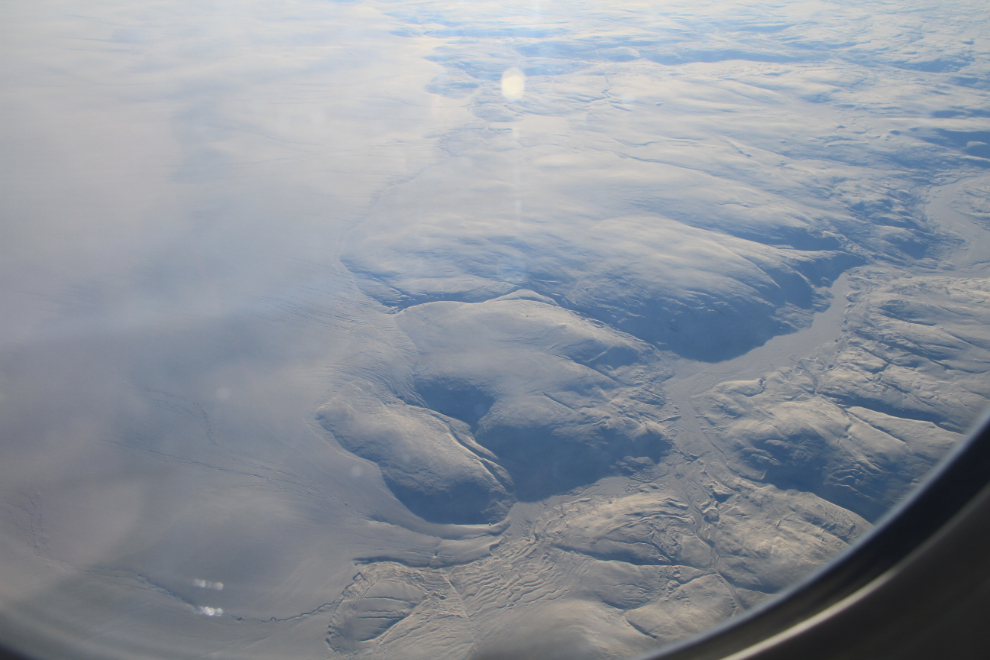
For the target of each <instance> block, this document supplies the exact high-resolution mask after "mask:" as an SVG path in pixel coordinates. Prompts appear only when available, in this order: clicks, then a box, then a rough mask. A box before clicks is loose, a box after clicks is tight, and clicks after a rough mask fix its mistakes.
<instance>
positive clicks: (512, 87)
mask: <svg viewBox="0 0 990 660" xmlns="http://www.w3.org/2000/svg"><path fill="white" fill-rule="evenodd" d="M525 93H526V74H524V73H523V72H522V71H521V70H520V69H517V68H516V67H512V68H511V69H506V70H505V71H504V72H503V73H502V96H504V97H505V100H506V101H518V100H519V99H521V98H522V97H523V94H525Z"/></svg>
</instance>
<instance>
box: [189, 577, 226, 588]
mask: <svg viewBox="0 0 990 660" xmlns="http://www.w3.org/2000/svg"><path fill="white" fill-rule="evenodd" d="M192 583H193V586H194V587H199V588H200V589H213V590H215V591H223V582H210V581H209V580H200V579H199V578H196V579H195V580H193V581H192Z"/></svg>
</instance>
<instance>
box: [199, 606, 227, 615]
mask: <svg viewBox="0 0 990 660" xmlns="http://www.w3.org/2000/svg"><path fill="white" fill-rule="evenodd" d="M196 612H197V613H199V614H205V615H206V616H221V615H222V614H223V609H222V608H219V607H207V606H206V605H200V606H199V607H197V608H196Z"/></svg>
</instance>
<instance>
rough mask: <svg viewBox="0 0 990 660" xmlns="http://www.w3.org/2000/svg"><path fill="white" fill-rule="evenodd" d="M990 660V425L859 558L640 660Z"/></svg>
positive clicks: (893, 515) (851, 552) (885, 522)
mask: <svg viewBox="0 0 990 660" xmlns="http://www.w3.org/2000/svg"><path fill="white" fill-rule="evenodd" d="M988 656H990V414H988V415H986V416H984V418H983V420H982V422H981V423H979V424H978V425H976V426H975V427H974V430H973V431H972V432H971V433H970V435H969V437H968V438H967V439H965V440H964V441H962V442H960V443H959V444H958V445H957V446H956V447H955V448H954V449H953V451H952V452H950V453H949V455H948V456H946V457H945V458H944V459H943V460H942V461H941V462H940V463H939V465H938V466H936V468H935V469H934V470H933V471H932V473H931V474H930V475H929V476H928V477H927V478H926V480H925V481H924V482H923V483H922V484H921V485H919V486H918V487H917V488H916V489H915V490H914V491H913V492H912V493H911V494H910V495H909V496H908V497H907V498H906V499H905V500H904V501H903V502H901V503H900V504H899V505H898V506H896V507H894V508H893V509H892V510H891V511H890V512H889V513H888V514H887V515H886V516H884V517H883V518H882V519H881V520H880V521H879V522H878V523H877V526H876V527H875V528H874V529H873V530H872V531H871V532H869V533H868V534H866V535H864V536H862V537H860V539H858V540H857V541H856V542H855V543H854V544H853V546H852V547H850V548H849V549H848V550H847V551H845V552H844V553H842V554H840V555H839V556H838V557H836V558H835V559H833V560H832V561H831V562H829V563H827V564H826V565H824V566H823V567H822V568H821V569H819V570H818V571H816V572H815V573H813V574H812V575H811V576H809V577H808V578H806V579H805V580H804V581H802V582H800V583H799V584H797V585H795V586H794V587H792V588H790V589H788V590H787V591H785V592H783V593H782V594H780V595H778V596H776V597H774V598H772V599H771V600H769V601H767V602H766V603H765V604H763V605H761V606H759V607H757V608H755V609H754V610H752V611H750V612H749V613H747V614H746V615H744V616H742V617H740V618H738V619H732V620H729V621H727V622H725V623H724V624H722V625H720V626H716V627H715V628H713V629H711V630H709V631H707V632H705V633H702V634H701V635H699V636H697V637H693V638H691V639H688V640H685V641H683V642H680V643H677V644H674V645H672V646H669V647H666V648H664V649H662V650H660V651H659V652H655V653H651V654H648V655H646V656H642V659H641V660H785V659H787V660H796V659H797V658H800V659H801V660H817V659H822V660H825V659H829V660H839V659H840V658H841V659H847V658H848V659H860V658H863V659H867V658H868V659H870V660H886V659H890V660H893V659H894V658H897V659H898V660H911V659H914V658H918V659H919V660H920V659H921V658H924V659H926V660H927V659H930V658H939V657H941V658H953V659H960V658H981V659H982V658H986V657H988Z"/></svg>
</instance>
